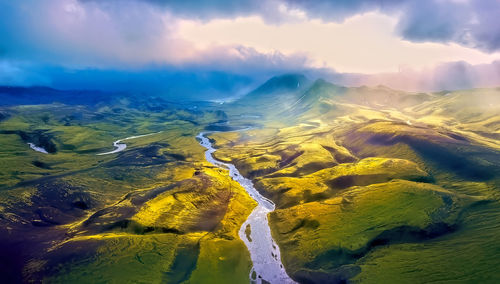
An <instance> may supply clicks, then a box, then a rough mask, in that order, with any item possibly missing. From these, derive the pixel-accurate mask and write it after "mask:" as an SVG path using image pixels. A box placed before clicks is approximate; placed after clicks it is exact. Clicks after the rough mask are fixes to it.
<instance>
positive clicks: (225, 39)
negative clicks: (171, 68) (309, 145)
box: [177, 11, 500, 73]
mask: <svg viewBox="0 0 500 284" xmlns="http://www.w3.org/2000/svg"><path fill="white" fill-rule="evenodd" d="M293 13H294V14H299V15H300V13H298V12H297V11H293ZM295 19H296V20H295V21H292V22H282V23H280V24H271V23H267V22H266V21H264V20H263V19H262V18H261V17H258V16H253V17H239V18H236V19H216V20H211V21H208V22H200V21H196V20H181V21H180V22H179V24H178V30H177V34H178V36H179V37H180V38H182V39H184V40H185V41H189V42H191V43H192V44H193V45H194V46H195V47H196V48H198V49H210V48H213V47H214V46H220V45H223V46H231V45H241V46H246V47H251V48H254V49H256V50H257V51H259V52H262V53H270V52H274V51H279V52H281V53H283V54H285V55H289V54H297V53H299V54H306V55H307V56H308V57H309V58H310V59H311V62H312V66H311V67H329V68H333V69H335V70H336V71H339V72H355V73H379V72H394V71H397V70H398V69H399V68H400V67H401V66H412V68H415V69H422V68H426V67H431V66H435V65H436V64H439V63H442V62H447V61H466V62H468V63H470V64H481V63H490V62H492V61H494V60H496V59H500V54H499V53H491V54H488V53H485V52H482V51H479V50H477V49H473V48H468V47H464V46H460V45H458V44H455V43H450V44H444V43H430V42H426V43H415V42H410V41H406V40H403V39H401V38H400V36H398V35H397V34H396V32H395V29H396V25H397V22H398V18H396V17H390V16H387V15H383V14H380V13H375V12H371V13H366V14H363V15H356V16H354V17H351V18H349V19H347V20H346V21H344V22H342V23H332V22H330V23H326V22H322V21H320V20H314V19H313V20H311V19H306V18H301V19H300V20H297V19H298V18H297V17H295Z"/></svg>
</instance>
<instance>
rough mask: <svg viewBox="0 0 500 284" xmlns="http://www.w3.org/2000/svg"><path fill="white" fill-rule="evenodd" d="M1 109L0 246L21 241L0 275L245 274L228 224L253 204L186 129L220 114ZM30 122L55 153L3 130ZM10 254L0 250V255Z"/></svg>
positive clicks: (234, 227)
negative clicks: (118, 144)
mask: <svg viewBox="0 0 500 284" xmlns="http://www.w3.org/2000/svg"><path fill="white" fill-rule="evenodd" d="M7 111H8V112H9V113H10V116H9V118H8V119H6V120H3V121H1V122H0V130H2V131H8V133H4V134H0V139H1V140H2V145H5V147H7V148H5V147H3V148H2V153H1V155H2V161H8V163H2V167H1V168H0V174H1V176H2V179H1V184H2V186H3V187H2V191H0V195H1V196H0V201H1V206H0V209H1V213H0V214H1V215H0V216H1V217H2V220H1V222H2V224H1V226H0V229H1V230H2V231H1V234H0V236H1V239H2V242H4V244H5V245H6V246H8V245H9V242H12V241H13V240H14V239H18V240H19V241H20V244H21V245H22V246H21V248H20V249H19V250H18V251H17V254H18V255H19V257H16V258H19V263H17V261H13V262H12V264H9V265H10V266H5V267H4V268H5V269H6V272H7V276H6V277H7V279H12V280H14V279H18V277H22V278H23V279H24V280H28V279H45V280H46V281H51V282H58V283H68V282H93V281H94V280H95V279H101V280H102V281H104V282H106V281H111V282H130V281H132V282H162V281H167V282H179V281H187V282H193V283H199V282H200V281H201V280H203V282H211V283H220V281H222V282H231V281H233V280H237V281H238V282H244V281H246V280H247V279H248V274H249V271H250V267H251V261H250V257H249V254H248V251H247V249H246V247H245V245H244V243H243V242H242V241H241V240H240V239H239V237H238V230H239V227H240V226H241V223H243V221H244V220H245V219H246V216H247V215H248V214H250V212H251V210H252V208H253V206H255V202H254V201H253V200H252V199H251V198H250V197H249V196H248V195H247V194H246V192H245V191H244V189H243V188H241V187H240V186H239V185H238V184H237V183H235V182H234V181H232V180H231V179H230V178H229V177H228V175H227V173H226V172H225V171H223V170H219V169H215V168H213V167H212V166H211V165H209V164H207V163H206V162H205V158H204V148H203V147H201V146H200V145H199V144H198V142H197V141H196V139H195V138H194V137H195V136H196V134H197V133H198V132H199V131H200V130H201V129H202V128H203V126H204V125H206V124H208V123H211V122H214V121H218V120H219V119H220V118H219V117H218V116H219V114H218V113H216V112H210V111H207V112H192V111H188V110H178V111H176V110H169V109H166V110H164V111H161V112H145V111H140V110H137V109H130V108H124V107H118V108H114V109H111V108H106V107H105V108H101V109H98V110H89V109H86V108H84V107H66V106H62V105H47V106H23V107H13V108H9V109H8V110H7ZM68 116H72V118H71V119H69V120H68V119H66V118H67V117H68ZM68 121H69V122H68ZM198 124H199V126H198ZM38 130H43V133H45V134H44V135H47V136H48V137H50V140H51V141H52V142H53V143H54V144H55V145H56V147H57V152H55V153H53V154H47V155H46V154H41V153H38V152H35V151H33V150H31V149H30V148H29V147H28V145H27V144H26V141H23V140H22V139H21V137H20V135H18V134H17V132H15V133H11V132H12V131H24V132H26V133H38V132H37V131H38ZM158 131H162V132H161V133H158V134H155V135H151V136H147V137H143V138H138V139H133V140H127V141H126V144H127V150H126V151H123V152H121V153H118V154H113V155H106V156H97V155H96V153H100V152H105V151H109V150H111V149H112V142H113V141H114V140H116V139H119V138H124V137H128V136H131V135H141V134H147V133H152V132H158ZM33 161H39V162H41V163H43V167H40V164H38V165H39V166H36V165H34V164H33ZM157 192H163V193H161V194H157ZM120 200H124V202H121V203H120V202H119V201H120ZM139 200H140V201H139ZM103 213H104V214H103ZM18 235H20V236H22V237H19V236H18ZM13 257H14V255H13V254H11V252H10V250H6V249H2V255H1V259H7V258H13ZM21 275H22V276H21Z"/></svg>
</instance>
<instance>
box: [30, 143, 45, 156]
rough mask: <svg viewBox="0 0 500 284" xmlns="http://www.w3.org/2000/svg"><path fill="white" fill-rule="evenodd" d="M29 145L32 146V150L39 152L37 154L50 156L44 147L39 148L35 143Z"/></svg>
mask: <svg viewBox="0 0 500 284" xmlns="http://www.w3.org/2000/svg"><path fill="white" fill-rule="evenodd" d="M28 145H30V148H31V149H33V150H35V151H37V152H40V153H44V154H48V153H49V152H47V150H45V148H43V147H38V146H36V145H35V144H33V143H28Z"/></svg>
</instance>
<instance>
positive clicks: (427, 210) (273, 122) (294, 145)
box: [211, 80, 500, 283]
mask: <svg viewBox="0 0 500 284" xmlns="http://www.w3.org/2000/svg"><path fill="white" fill-rule="evenodd" d="M301 85H302V83H301ZM280 96H288V97H287V101H288V102H290V101H292V102H296V103H291V104H290V103H289V105H291V106H288V105H284V104H282V101H280V100H278V101H273V100H271V99H268V100H266V99H265V98H262V96H257V97H256V99H258V100H259V101H260V102H261V103H262V104H266V105H267V107H268V108H269V109H272V110H279V112H275V111H268V110H267V109H263V110H262V111H261V112H256V115H260V116H261V119H260V120H259V123H260V124H261V125H262V126H263V127H261V128H259V129H253V130H249V131H246V132H244V133H217V134H213V135H212V136H211V137H212V138H213V139H214V140H215V145H216V146H217V147H218V151H217V152H216V153H215V155H216V156H217V158H219V159H221V160H225V161H228V162H231V163H234V164H235V165H237V167H238V168H239V169H241V172H242V174H244V175H246V176H248V177H251V178H252V179H253V181H254V183H255V185H256V187H257V188H258V189H259V191H261V192H262V193H263V194H264V195H265V196H267V197H269V198H270V199H272V200H273V201H274V202H275V203H276V205H277V210H276V211H274V212H272V213H271V214H270V219H269V222H270V226H271V229H272V232H273V236H274V238H275V240H276V241H277V243H278V245H279V246H280V248H281V251H282V261H283V263H284V265H285V267H286V269H287V272H288V273H289V275H290V276H291V277H292V278H293V279H295V280H296V281H299V282H302V283H327V282H342V281H353V282H362V283H364V282H367V283H428V282H447V281H451V282H453V281H455V282H477V281H479V282H490V283H493V282H496V281H498V280H499V279H500V276H499V274H498V272H496V270H495V269H494V267H496V266H498V265H500V262H499V260H498V259H496V258H495V257H494V255H495V252H498V249H499V248H500V242H499V241H498V239H497V238H495V237H493V236H494V235H496V234H498V233H499V232H498V226H497V225H495V221H494V220H497V221H496V222H498V221H499V219H498V216H499V215H498V212H499V211H500V204H499V203H498V200H499V195H498V190H499V189H500V179H499V177H500V152H499V149H500V148H499V147H500V141H499V139H498V137H497V136H496V134H495V133H497V132H498V123H496V122H497V121H498V119H499V118H500V116H499V113H500V103H499V99H498V98H499V97H500V92H499V90H498V89H478V90H470V91H457V92H448V93H446V92H444V93H425V94H424V93H418V94H412V93H404V92H399V91H395V90H391V89H388V88H385V87H376V88H369V87H361V88H343V87H340V86H336V85H333V84H330V83H327V82H325V81H322V80H319V81H316V82H314V83H311V84H309V87H305V88H304V89H303V90H294V91H293V92H290V91H288V92H285V93H282V94H280ZM238 107H240V108H242V109H246V106H244V105H239V106H238ZM248 111H249V110H248ZM227 112H228V113H229V114H230V117H231V114H233V115H235V113H236V112H243V111H242V110H238V109H236V110H235V109H230V108H228V109H227ZM254 113H255V112H254ZM486 250H487V251H486Z"/></svg>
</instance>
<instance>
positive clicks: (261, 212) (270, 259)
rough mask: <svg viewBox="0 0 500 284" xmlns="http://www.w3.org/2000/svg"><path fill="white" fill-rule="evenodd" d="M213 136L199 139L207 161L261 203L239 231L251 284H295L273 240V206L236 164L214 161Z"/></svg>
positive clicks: (200, 135)
mask: <svg viewBox="0 0 500 284" xmlns="http://www.w3.org/2000/svg"><path fill="white" fill-rule="evenodd" d="M210 133H211V132H201V133H200V134H198V136H196V138H198V139H199V140H200V144H201V146H203V147H205V148H207V151H206V152H205V158H206V159H207V161H208V162H210V163H211V164H213V165H214V166H217V167H219V168H223V169H227V170H229V176H231V178H232V179H233V180H235V181H236V182H238V183H239V184H240V185H241V186H243V188H245V190H246V191H247V192H248V194H249V195H250V196H251V197H252V198H253V199H254V200H255V201H257V203H258V205H257V207H255V209H254V210H253V211H252V213H250V215H249V216H248V218H247V220H246V221H245V222H244V223H243V225H242V226H241V228H240V231H239V236H240V238H241V239H242V240H243V242H244V243H245V245H246V246H247V248H248V251H249V252H250V257H251V259H252V262H253V267H252V270H251V271H250V275H249V276H250V281H251V283H264V282H263V281H262V280H265V281H267V282H270V283H295V282H294V281H293V280H292V279H291V278H290V277H289V276H288V274H287V273H286V271H285V269H284V267H283V264H282V263H281V257H280V250H279V247H278V245H277V244H276V243H275V242H274V240H273V238H272V236H271V229H270V228H269V223H268V220H267V214H268V213H269V212H272V211H274V208H275V206H274V203H273V202H272V201H271V200H269V199H267V198H265V197H264V196H262V195H261V194H260V193H259V192H258V191H257V190H256V189H255V187H254V186H253V183H252V181H251V180H249V179H247V178H245V177H243V176H242V175H241V174H240V172H239V171H238V169H237V168H236V167H235V166H234V165H233V164H229V163H223V162H221V161H218V160H216V159H215V158H214V157H213V155H212V154H213V153H214V152H215V151H216V150H215V148H213V147H212V143H210V140H209V139H208V138H207V137H206V136H205V135H206V134H210Z"/></svg>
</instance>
